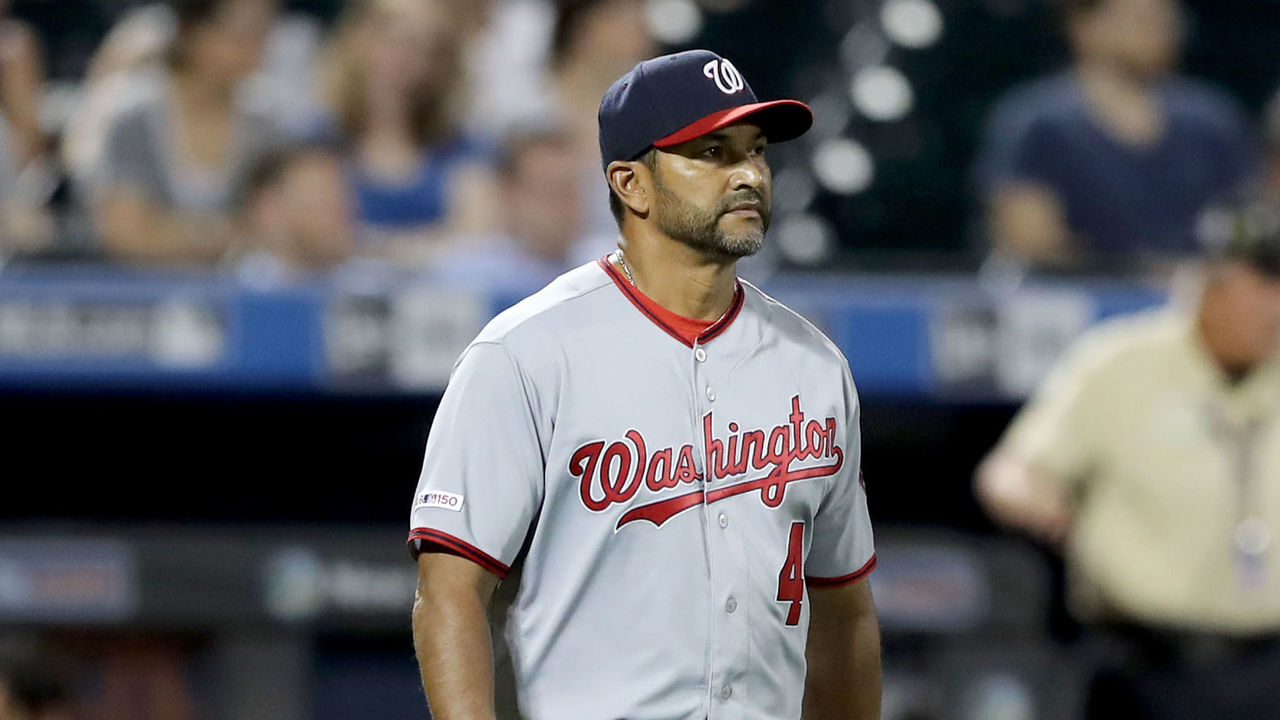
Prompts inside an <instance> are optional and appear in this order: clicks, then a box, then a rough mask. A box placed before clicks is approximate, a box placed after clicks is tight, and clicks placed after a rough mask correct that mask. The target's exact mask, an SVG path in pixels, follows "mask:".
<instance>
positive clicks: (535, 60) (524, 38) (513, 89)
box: [448, 0, 556, 137]
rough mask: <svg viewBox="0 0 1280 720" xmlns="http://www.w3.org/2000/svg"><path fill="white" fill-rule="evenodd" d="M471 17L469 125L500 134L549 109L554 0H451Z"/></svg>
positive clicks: (491, 133) (457, 7)
mask: <svg viewBox="0 0 1280 720" xmlns="http://www.w3.org/2000/svg"><path fill="white" fill-rule="evenodd" d="M448 2H450V3H452V4H453V5H454V7H455V8H456V11H457V12H460V14H461V16H462V17H463V18H464V22H466V21H467V20H469V21H470V22H469V25H470V26H471V27H472V30H471V42H470V49H469V52H468V66H469V75H470V77H471V93H470V94H471V98H470V109H469V111H468V113H467V124H468V125H469V126H470V127H474V128H477V129H479V130H482V131H484V132H485V133H487V134H489V135H491V136H494V137H499V136H502V135H504V134H506V133H507V132H509V131H511V130H512V129H514V128H515V127H516V126H518V125H519V124H520V123H522V122H527V121H529V119H530V118H533V117H536V116H537V115H538V114H539V113H543V111H545V110H546V108H547V94H548V92H549V84H550V70H549V68H548V62H549V57H550V49H551V32H552V29H553V27H554V25H555V19H556V9H555V6H554V4H553V3H552V2H551V1H550V0H484V1H483V2H480V1H478V0H448Z"/></svg>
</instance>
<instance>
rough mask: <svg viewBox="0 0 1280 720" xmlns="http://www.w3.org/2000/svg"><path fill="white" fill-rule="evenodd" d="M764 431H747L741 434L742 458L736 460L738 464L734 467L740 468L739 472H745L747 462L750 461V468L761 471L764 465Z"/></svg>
mask: <svg viewBox="0 0 1280 720" xmlns="http://www.w3.org/2000/svg"><path fill="white" fill-rule="evenodd" d="M764 452H765V442H764V431H763V430H748V431H747V432H744V433H742V457H741V458H739V459H738V464H737V465H735V466H734V467H741V468H742V469H741V470H739V472H746V471H747V460H748V459H750V460H751V465H752V467H754V468H756V469H757V470H761V469H763V468H764V467H765V463H764Z"/></svg>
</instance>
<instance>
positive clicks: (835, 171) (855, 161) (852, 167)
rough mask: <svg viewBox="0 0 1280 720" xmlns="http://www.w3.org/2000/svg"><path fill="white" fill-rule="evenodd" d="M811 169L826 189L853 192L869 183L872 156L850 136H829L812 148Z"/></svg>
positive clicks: (840, 193)
mask: <svg viewBox="0 0 1280 720" xmlns="http://www.w3.org/2000/svg"><path fill="white" fill-rule="evenodd" d="M813 173H814V175H815V176H817V178H818V182H819V183H822V186H823V187H824V188H826V189H827V190H828V191H829V192H832V193H835V194H837V195H856V194H858V193H860V192H862V191H863V190H866V189H867V188H868V187H871V183H872V181H873V180H874V179H875V160H873V159H872V157H871V153H870V152H868V151H867V149H866V148H865V147H863V146H862V143H859V142H858V141H856V140H853V139H851V138H845V137H841V138H832V139H830V140H826V141H824V142H822V143H821V144H819V145H818V147H817V148H816V149H815V150H814V151H813Z"/></svg>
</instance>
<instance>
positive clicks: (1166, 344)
mask: <svg viewBox="0 0 1280 720" xmlns="http://www.w3.org/2000/svg"><path fill="white" fill-rule="evenodd" d="M1189 332H1190V320H1189V319H1188V318H1187V317H1186V315H1185V314H1183V313H1181V312H1179V311H1177V310H1174V309H1171V308H1157V309H1152V310H1144V311H1141V312H1137V313H1133V314H1130V315H1122V316H1118V317H1114V318H1109V319H1106V320H1103V321H1102V322H1100V323H1098V324H1096V325H1094V326H1093V327H1091V328H1089V329H1088V330H1087V331H1085V333H1084V334H1083V335H1082V336H1081V337H1080V339H1079V340H1077V341H1076V343H1075V344H1074V345H1072V347H1071V349H1070V351H1069V353H1068V357H1069V358H1070V362H1071V364H1072V365H1073V366H1074V367H1075V369H1076V371H1077V372H1081V373H1089V374H1102V373H1108V374H1112V373H1119V374H1125V373H1131V372H1147V371H1148V369H1149V366H1150V365H1151V363H1152V362H1153V361H1164V360H1170V359H1176V358H1177V357H1179V356H1180V355H1181V354H1182V353H1181V352H1180V348H1182V347H1183V346H1185V345H1186V339H1187V337H1188V333H1189Z"/></svg>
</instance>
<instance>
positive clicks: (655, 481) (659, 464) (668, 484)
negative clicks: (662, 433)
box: [645, 448, 676, 492]
mask: <svg viewBox="0 0 1280 720" xmlns="http://www.w3.org/2000/svg"><path fill="white" fill-rule="evenodd" d="M671 470H672V468H671V448H666V449H665V450H659V451H658V452H656V453H654V454H653V457H651V458H649V471H648V472H647V473H646V474H645V484H646V485H648V486H649V489H650V490H652V491H654V492H657V491H659V490H662V489H663V488H673V487H675V486H676V478H675V475H674V474H673V473H672V471H671Z"/></svg>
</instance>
